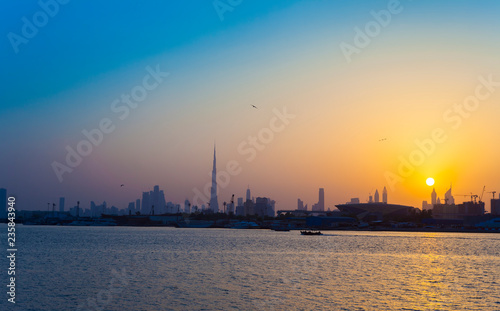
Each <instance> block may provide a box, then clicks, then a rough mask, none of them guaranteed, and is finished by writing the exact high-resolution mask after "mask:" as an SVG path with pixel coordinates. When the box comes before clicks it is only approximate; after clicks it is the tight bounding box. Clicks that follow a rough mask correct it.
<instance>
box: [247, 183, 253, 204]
mask: <svg viewBox="0 0 500 311" xmlns="http://www.w3.org/2000/svg"><path fill="white" fill-rule="evenodd" d="M248 200H252V196H251V195H250V186H248V188H247V196H246V201H248Z"/></svg>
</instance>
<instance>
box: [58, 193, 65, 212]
mask: <svg viewBox="0 0 500 311" xmlns="http://www.w3.org/2000/svg"><path fill="white" fill-rule="evenodd" d="M59 211H60V212H64V198H63V197H60V198H59Z"/></svg>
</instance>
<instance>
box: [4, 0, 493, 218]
mask: <svg viewBox="0 0 500 311" xmlns="http://www.w3.org/2000/svg"><path fill="white" fill-rule="evenodd" d="M49 2H50V1H49ZM216 2H217V1H215V2H214V3H212V1H175V2H173V1H143V2H139V1H137V2H132V1H119V2H117V1H106V2H104V3H100V2H96V1H91V2H87V1H67V3H66V2H63V1H61V4H59V5H58V6H57V7H48V8H44V6H43V5H41V4H40V3H38V2H36V1H22V2H18V1H4V2H3V3H2V5H1V6H2V10H1V11H2V12H4V13H3V17H2V22H1V23H0V27H1V28H0V32H1V33H4V34H6V36H4V39H3V40H1V43H0V45H1V50H0V53H1V59H2V67H3V70H1V72H0V82H1V85H2V104H1V106H0V109H1V113H0V123H1V124H2V131H1V132H0V133H1V134H0V135H1V136H0V141H1V142H2V146H3V147H2V148H1V153H0V157H1V163H2V165H1V166H0V176H1V180H0V186H1V187H4V188H7V189H8V191H9V193H11V194H15V195H16V196H17V200H18V202H17V204H18V208H22V209H32V210H34V209H45V208H46V206H47V202H57V199H58V198H59V197H61V196H64V197H66V202H67V204H68V205H69V206H73V205H74V204H76V201H81V203H82V206H84V207H88V205H89V202H90V201H91V200H93V201H96V202H102V201H107V203H108V205H115V206H117V207H119V208H125V207H126V204H127V203H128V202H130V201H133V200H135V199H136V198H138V197H139V196H140V194H141V193H142V192H143V191H149V189H151V188H152V187H153V186H154V185H159V186H160V187H161V188H162V189H164V190H165V197H166V199H167V201H172V202H174V203H181V202H184V200H185V199H189V200H193V197H194V196H195V192H194V191H193V189H200V190H201V191H203V189H204V187H205V185H207V184H209V183H210V176H211V175H210V174H211V170H212V160H213V159H212V158H213V147H214V144H216V148H217V170H218V172H219V175H220V174H221V172H226V173H227V174H226V175H227V176H226V175H220V176H219V178H220V180H219V183H218V186H219V198H220V201H229V200H230V197H231V195H232V194H233V193H234V194H235V195H236V196H244V193H245V191H246V189H247V187H248V186H250V188H251V190H252V194H255V195H256V196H258V195H261V196H267V197H271V198H273V199H274V200H276V206H277V209H294V208H296V206H297V198H301V199H302V200H303V201H304V202H305V203H309V204H313V203H315V202H316V201H317V196H318V188H320V187H322V188H324V189H325V208H328V207H329V208H332V209H334V208H335V207H334V205H335V204H338V203H345V202H346V201H348V200H350V198H352V197H358V198H360V200H361V201H362V202H366V201H367V200H368V196H369V195H370V194H373V193H374V192H375V190H376V189H378V191H379V192H380V191H381V190H382V189H383V187H384V186H385V187H387V189H388V196H389V201H390V202H392V203H401V204H408V205H412V206H415V207H420V205H421V202H422V200H430V193H431V191H432V187H429V186H427V185H426V183H425V180H426V179H427V178H428V177H432V178H434V179H435V182H436V183H435V185H434V187H435V189H436V192H437V193H438V196H441V197H442V196H444V192H445V191H446V190H447V189H448V188H449V187H450V184H452V185H453V191H454V193H456V194H464V195H468V194H470V193H471V192H472V193H476V194H479V195H480V194H481V190H482V189H483V186H486V190H487V191H492V190H499V189H500V180H499V178H498V172H499V171H500V163H499V161H498V159H499V158H500V147H499V146H500V145H499V140H498V135H497V134H498V116H499V113H500V89H499V86H500V72H499V71H500V59H499V57H498V55H500V43H499V42H500V41H498V40H497V37H498V33H499V31H500V22H499V19H498V10H499V9H500V3H498V2H497V1H481V2H473V1H439V2H436V1H399V2H398V1H364V2H362V3H360V2H355V3H353V2H351V1H288V0H287V1H229V2H231V3H232V5H231V4H227V3H226V2H224V1H223V2H221V3H222V4H224V5H217V3H216ZM63 3H64V4H63ZM42 10H45V11H47V12H49V13H50V12H51V14H46V15H44V16H48V18H47V19H43V16H42V15H40V14H38V15H37V12H40V11H42ZM7 12H8V13H7ZM26 21H28V22H26ZM37 25H38V26H37ZM252 105H253V106H252ZM228 163H229V165H230V166H231V168H230V169H228V168H227V165H228ZM229 171H231V172H232V174H230V172H229ZM226 177H229V178H226ZM122 184H123V185H125V186H123V187H121V185H122ZM490 197H491V194H485V198H487V199H488V200H489V198H490ZM462 199H463V200H465V199H466V198H465V197H461V198H458V197H457V200H458V201H460V202H461V201H462ZM487 209H489V203H488V204H487Z"/></svg>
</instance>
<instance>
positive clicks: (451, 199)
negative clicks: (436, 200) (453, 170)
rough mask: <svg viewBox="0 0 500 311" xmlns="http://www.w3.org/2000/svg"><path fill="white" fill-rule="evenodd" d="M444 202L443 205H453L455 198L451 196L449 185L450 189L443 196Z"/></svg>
mask: <svg viewBox="0 0 500 311" xmlns="http://www.w3.org/2000/svg"><path fill="white" fill-rule="evenodd" d="M444 202H445V204H449V205H452V204H455V198H454V197H453V195H452V194H451V185H450V189H448V191H446V193H445V194H444Z"/></svg>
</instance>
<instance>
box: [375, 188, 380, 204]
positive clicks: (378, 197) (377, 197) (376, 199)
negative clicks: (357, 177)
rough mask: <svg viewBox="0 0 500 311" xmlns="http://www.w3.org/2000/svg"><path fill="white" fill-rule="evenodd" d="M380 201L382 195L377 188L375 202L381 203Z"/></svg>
mask: <svg viewBox="0 0 500 311" xmlns="http://www.w3.org/2000/svg"><path fill="white" fill-rule="evenodd" d="M379 202H380V196H379V194H378V189H376V190H375V203H379Z"/></svg>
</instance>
